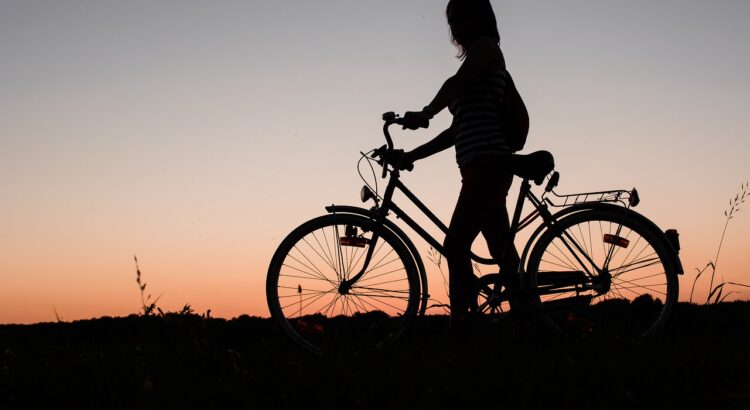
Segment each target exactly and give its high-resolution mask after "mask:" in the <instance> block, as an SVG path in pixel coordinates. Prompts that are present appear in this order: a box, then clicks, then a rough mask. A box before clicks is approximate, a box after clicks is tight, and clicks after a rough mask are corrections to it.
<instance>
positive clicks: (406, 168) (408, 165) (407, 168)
mask: <svg viewBox="0 0 750 410" xmlns="http://www.w3.org/2000/svg"><path fill="white" fill-rule="evenodd" d="M404 169H405V170H407V171H413V170H414V163H413V162H410V163H408V164H406V166H405V167H404Z"/></svg>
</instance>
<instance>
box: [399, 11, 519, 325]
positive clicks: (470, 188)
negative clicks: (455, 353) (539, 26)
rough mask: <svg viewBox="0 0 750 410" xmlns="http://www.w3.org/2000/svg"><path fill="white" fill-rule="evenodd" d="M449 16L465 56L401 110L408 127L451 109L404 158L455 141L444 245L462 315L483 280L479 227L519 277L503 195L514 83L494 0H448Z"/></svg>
mask: <svg viewBox="0 0 750 410" xmlns="http://www.w3.org/2000/svg"><path fill="white" fill-rule="evenodd" d="M446 16H447V19H448V25H449V27H450V33H451V39H452V42H453V44H454V45H455V46H456V48H457V49H458V55H457V57H458V58H459V59H461V60H462V61H463V63H462V64H461V67H460V68H459V69H458V71H457V72H456V74H455V75H453V76H452V77H450V78H448V79H447V80H446V81H445V83H444V84H443V85H442V87H441V88H440V90H439V91H438V92H437V95H435V97H434V98H433V99H432V101H431V102H430V103H429V104H428V105H427V106H426V107H424V109H422V110H421V111H411V112H407V113H406V114H405V115H404V127H405V128H409V129H417V128H419V127H424V128H426V127H427V126H428V125H429V120H430V119H431V118H432V117H433V116H434V115H435V114H437V113H439V112H440V111H442V110H443V109H444V108H446V107H447V108H448V109H449V110H450V112H451V113H452V114H453V122H452V124H451V126H450V127H449V128H448V129H446V130H445V131H443V132H441V133H440V134H439V135H438V136H437V137H435V138H434V139H432V140H431V141H429V142H427V143H425V144H423V145H421V146H419V147H417V148H415V149H414V150H412V151H410V152H407V153H405V154H404V162H406V163H410V162H414V161H417V160H420V159H422V158H426V157H428V156H430V155H433V154H435V153H437V152H440V151H443V150H445V149H447V148H449V147H451V146H455V147H456V161H457V162H458V167H459V169H460V171H461V177H462V180H461V192H460V193H459V195H458V201H457V203H456V208H455V210H454V211H453V216H452V218H451V222H450V226H449V233H448V235H447V237H446V239H445V243H444V247H445V256H446V258H447V260H448V269H449V278H450V289H449V290H450V304H451V317H452V319H459V320H460V319H462V318H464V317H465V316H466V315H467V313H468V312H469V311H470V310H471V309H470V308H471V307H472V306H473V305H474V304H475V303H476V300H475V295H476V291H477V289H478V285H477V278H476V276H474V274H473V271H472V265H471V244H472V243H473V242H474V239H475V238H476V237H477V235H479V233H480V232H481V233H482V235H484V238H485V240H486V242H487V245H488V248H489V251H490V254H491V255H492V257H493V258H494V259H495V260H496V261H499V265H500V272H501V274H503V275H506V278H507V279H511V278H515V276H516V275H515V273H516V270H517V268H518V264H519V256H518V252H517V251H516V249H515V246H514V245H513V243H507V244H506V243H505V242H507V241H506V234H507V232H508V230H509V221H508V211H507V208H506V205H505V199H506V196H507V194H508V190H509V189H510V186H511V183H512V180H513V174H511V173H509V172H508V171H507V170H503V169H502V159H501V157H502V155H504V154H508V153H510V152H512V148H511V147H512V144H511V142H510V141H509V139H508V136H507V133H506V132H504V121H503V120H502V118H501V115H500V112H501V109H500V104H501V103H502V101H503V96H504V95H505V94H506V84H512V82H511V80H510V77H509V75H508V72H507V71H506V68H505V59H504V57H503V53H502V51H501V50H500V44H499V43H500V34H499V33H498V30H497V20H496V19H495V14H494V12H493V10H492V5H491V4H490V2H489V0H450V1H449V3H448V6H447V8H446ZM506 246H507V249H506ZM508 275H510V276H508Z"/></svg>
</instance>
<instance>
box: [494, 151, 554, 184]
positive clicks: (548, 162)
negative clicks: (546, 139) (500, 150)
mask: <svg viewBox="0 0 750 410" xmlns="http://www.w3.org/2000/svg"><path fill="white" fill-rule="evenodd" d="M506 155H507V158H503V163H505V164H507V169H508V171H510V172H512V173H513V174H514V175H516V176H519V177H521V178H523V179H530V180H532V181H534V183H535V184H537V185H541V184H542V182H543V181H544V177H546V176H547V174H549V173H550V172H552V170H553V169H555V157H553V156H552V154H551V153H550V152H549V151H536V152H532V153H531V154H526V155H521V154H506Z"/></svg>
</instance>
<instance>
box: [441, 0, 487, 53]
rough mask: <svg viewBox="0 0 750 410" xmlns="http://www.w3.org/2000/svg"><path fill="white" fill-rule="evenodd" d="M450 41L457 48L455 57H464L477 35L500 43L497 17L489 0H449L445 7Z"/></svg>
mask: <svg viewBox="0 0 750 410" xmlns="http://www.w3.org/2000/svg"><path fill="white" fill-rule="evenodd" d="M445 16H446V17H447V18H448V26H449V27H450V31H451V42H452V43H453V45H455V46H456V48H457V49H458V54H457V55H456V57H457V58H458V59H460V60H463V59H464V58H466V53H467V52H468V51H469V48H471V45H472V44H474V40H476V39H477V38H479V37H489V38H491V39H493V40H495V41H497V42H498V43H500V33H499V32H498V31H497V19H495V12H494V11H493V10H492V5H491V4H490V0H450V1H449V2H448V6H447V7H446V9H445Z"/></svg>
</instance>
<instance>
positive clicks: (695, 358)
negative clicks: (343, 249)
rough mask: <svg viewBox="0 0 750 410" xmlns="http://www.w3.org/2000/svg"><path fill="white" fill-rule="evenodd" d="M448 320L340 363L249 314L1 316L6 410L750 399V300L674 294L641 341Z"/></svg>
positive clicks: (1, 396) (718, 404)
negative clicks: (452, 324) (457, 329)
mask: <svg viewBox="0 0 750 410" xmlns="http://www.w3.org/2000/svg"><path fill="white" fill-rule="evenodd" d="M446 320H447V319H446V318H444V317H431V318H426V319H422V320H421V321H419V322H418V323H416V324H415V326H414V327H413V328H412V329H411V331H410V332H409V334H408V336H407V337H406V338H405V339H404V340H403V342H400V343H399V344H397V345H396V346H394V347H392V348H391V349H389V350H388V351H385V352H381V353H377V354H371V355H367V356H358V357H353V358H347V359H344V358H340V359H337V360H332V359H327V360H326V359H320V358H315V357H312V356H310V355H308V354H306V353H304V352H301V351H299V350H297V349H296V348H295V347H294V346H292V345H290V343H289V342H288V341H287V340H286V338H285V337H284V335H282V334H280V333H279V331H278V330H277V328H276V327H275V326H274V325H273V323H272V322H271V321H270V319H260V318H251V317H246V316H245V317H240V318H237V319H233V320H222V319H204V318H201V317H200V316H196V315H176V314H175V315H167V316H165V317H138V316H130V317H125V318H101V319H93V320H85V321H77V322H72V323H45V324H36V325H27V326H21V325H2V326H0V409H16V408H18V409H25V408H101V409H118V408H158V409H169V408H200V409H211V408H310V409H314V408H335V409H346V408H378V409H381V408H467V407H474V408H482V407H493V408H537V407H543V408H549V407H557V408H644V407H657V406H659V407H661V406H668V407H669V408H676V407H682V408H750V302H734V303H723V304H719V305H714V306H696V305H687V304H680V305H678V306H677V309H676V310H675V312H674V314H673V316H672V322H671V323H670V324H669V326H668V327H667V329H665V331H664V332H663V334H662V335H661V336H660V337H659V338H657V339H655V340H653V341H650V342H648V343H638V344H636V343H632V342H629V341H626V340H621V339H619V338H616V337H589V338H586V339H577V340H570V339H567V340H562V339H559V338H551V337H549V336H548V335H547V334H546V333H545V332H542V331H538V330H535V328H536V327H537V326H536V325H533V324H531V325H530V324H525V325H524V324H523V322H514V321H512V320H509V321H506V322H503V323H502V324H500V325H493V326H485V327H482V328H481V329H479V330H477V331H475V333H474V334H472V335H471V336H470V337H468V338H467V340H464V341H463V342H460V343H455V342H451V341H449V340H448V339H447V338H446V334H445V328H446Z"/></svg>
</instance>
